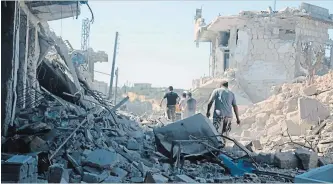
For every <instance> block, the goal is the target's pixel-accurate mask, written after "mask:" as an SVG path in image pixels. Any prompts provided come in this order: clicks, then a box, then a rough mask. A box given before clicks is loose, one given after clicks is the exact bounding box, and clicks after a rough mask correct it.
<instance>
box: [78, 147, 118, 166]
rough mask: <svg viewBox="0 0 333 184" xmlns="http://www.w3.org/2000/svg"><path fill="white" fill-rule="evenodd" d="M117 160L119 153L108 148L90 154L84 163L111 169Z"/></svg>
mask: <svg viewBox="0 0 333 184" xmlns="http://www.w3.org/2000/svg"><path fill="white" fill-rule="evenodd" d="M117 162H118V158H117V153H115V152H111V151H109V150H106V149H97V150H95V151H92V152H91V153H89V154H88V156H87V158H86V159H85V160H84V161H83V164H84V165H88V166H91V167H97V168H102V169H111V168H112V167H113V166H114V165H115V164H116V163H117Z"/></svg>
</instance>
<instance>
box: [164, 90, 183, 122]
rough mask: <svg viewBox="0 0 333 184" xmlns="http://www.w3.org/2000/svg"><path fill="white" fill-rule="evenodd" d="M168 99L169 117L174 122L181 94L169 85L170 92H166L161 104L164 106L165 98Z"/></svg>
mask: <svg viewBox="0 0 333 184" xmlns="http://www.w3.org/2000/svg"><path fill="white" fill-rule="evenodd" d="M165 98H166V99H167V115H168V119H170V120H172V121H173V122H174V121H175V119H176V104H178V101H179V96H178V94H177V93H175V92H173V87H172V86H169V92H168V93H166V94H165V95H164V97H163V99H162V100H161V103H160V106H161V107H162V102H163V100H164V99H165Z"/></svg>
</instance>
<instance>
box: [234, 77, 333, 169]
mask: <svg viewBox="0 0 333 184" xmlns="http://www.w3.org/2000/svg"><path fill="white" fill-rule="evenodd" d="M332 80H333V71H329V72H328V73H327V74H325V75H322V76H314V80H313V83H312V84H311V85H307V84H306V82H307V81H306V80H304V81H299V82H298V83H286V84H283V85H281V86H276V87H275V88H276V89H275V93H274V94H273V95H272V96H271V97H269V98H268V99H266V100H264V101H262V102H259V103H256V104H253V105H252V106H250V107H249V108H248V109H247V110H246V111H245V113H244V114H242V115H241V126H240V128H238V127H235V128H234V129H232V130H231V132H230V136H231V137H235V138H236V139H237V140H239V141H241V142H243V141H246V142H251V144H250V145H249V146H250V147H251V149H252V151H254V152H256V153H259V155H257V156H256V157H255V158H256V160H257V161H258V162H259V163H265V164H269V165H271V157H270V156H268V155H269V154H272V153H274V152H281V151H282V152H288V153H276V154H275V155H274V154H272V155H274V160H275V161H277V163H275V164H276V166H278V167H281V168H296V167H298V165H297V161H296V160H297V158H298V159H299V157H298V156H297V157H295V155H294V154H291V153H292V152H294V151H295V150H296V149H298V148H304V149H308V150H311V151H310V152H309V153H311V154H310V155H307V154H305V156H306V158H307V157H308V158H311V162H310V163H308V162H306V161H304V160H302V162H300V163H301V167H302V168H303V167H304V168H305V169H310V168H312V167H316V163H315V162H316V161H315V160H318V158H317V159H316V158H315V155H314V154H317V155H318V156H319V160H322V161H323V160H324V159H323V158H324V156H325V155H328V154H329V153H330V152H331V151H332V150H333V144H332V142H333V114H332V112H333V88H332V85H331V84H330V83H329V81H332ZM254 145H257V146H258V148H260V149H258V148H257V149H256V148H255V147H254ZM314 152H317V153H314ZM296 155H297V154H296ZM301 155H304V154H301ZM266 156H267V157H266ZM285 157H286V158H285ZM288 159H290V161H287V160H288ZM303 159H305V158H303ZM284 161H286V163H285V162H284ZM300 161H301V160H300ZM319 164H324V163H320V161H319Z"/></svg>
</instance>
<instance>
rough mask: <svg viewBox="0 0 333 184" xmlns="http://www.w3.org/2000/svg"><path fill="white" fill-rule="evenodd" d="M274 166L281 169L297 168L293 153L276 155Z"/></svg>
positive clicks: (296, 160)
mask: <svg viewBox="0 0 333 184" xmlns="http://www.w3.org/2000/svg"><path fill="white" fill-rule="evenodd" d="M274 165H275V166H277V167H279V168H281V169H295V168H297V167H298V159H297V157H296V156H295V154H294V153H293V152H281V153H276V154H275V156H274Z"/></svg>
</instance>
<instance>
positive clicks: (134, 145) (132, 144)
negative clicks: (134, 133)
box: [126, 138, 140, 150]
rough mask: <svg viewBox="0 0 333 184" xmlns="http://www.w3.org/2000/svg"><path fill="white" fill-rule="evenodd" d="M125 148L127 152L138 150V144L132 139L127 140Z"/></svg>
mask: <svg viewBox="0 0 333 184" xmlns="http://www.w3.org/2000/svg"><path fill="white" fill-rule="evenodd" d="M126 147H127V149H129V150H139V149H140V145H139V143H138V142H137V141H136V140H135V139H133V138H131V139H129V140H128V142H127V146H126Z"/></svg>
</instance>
